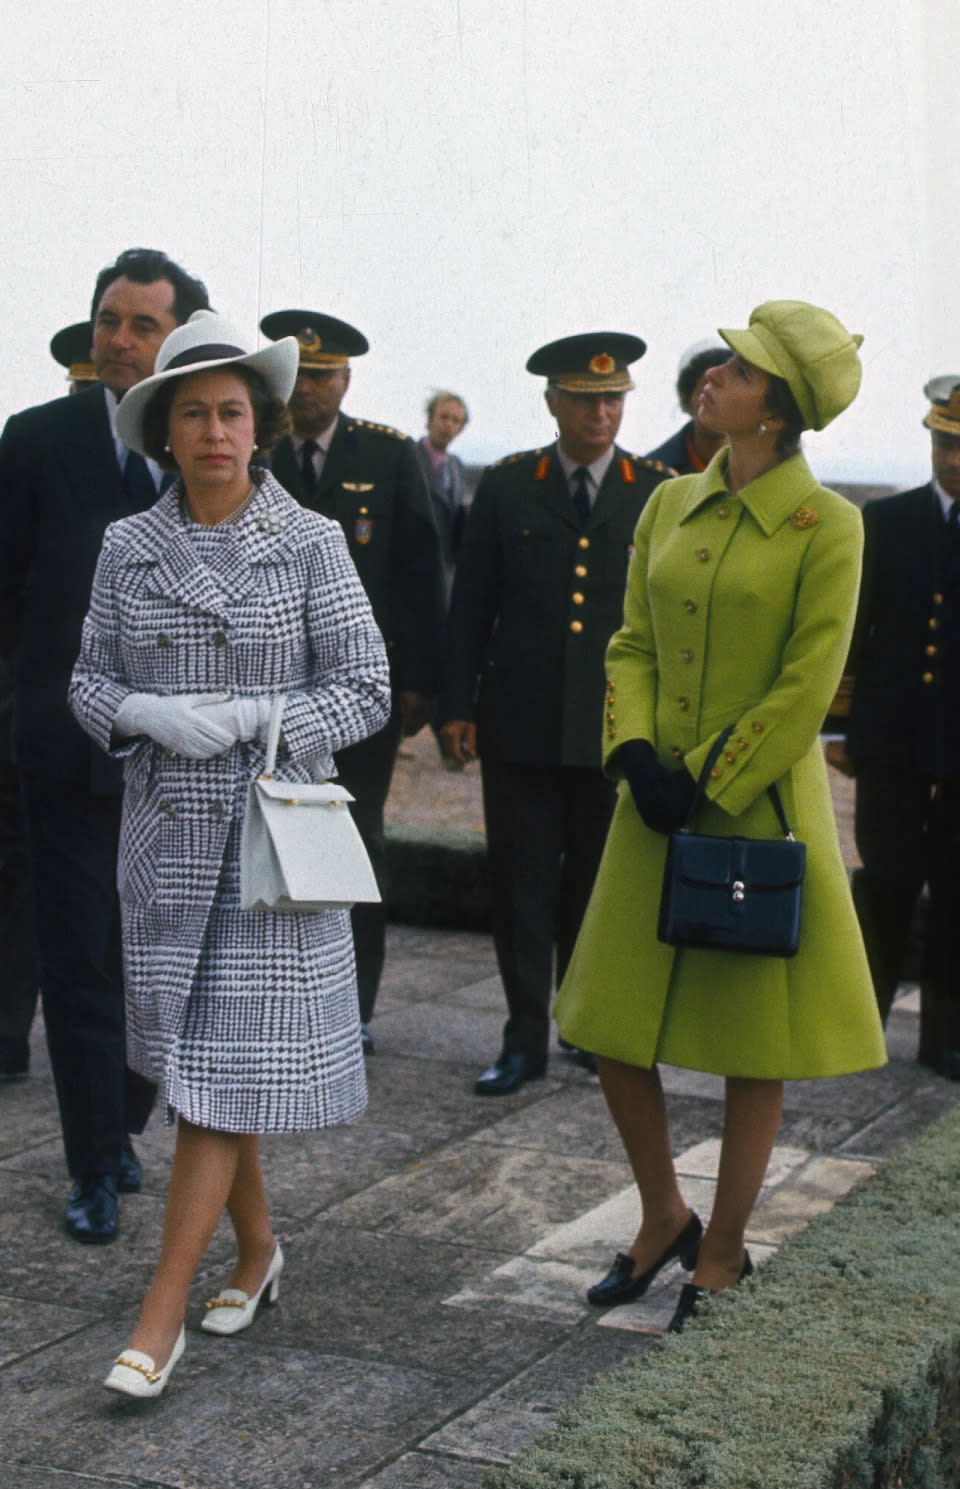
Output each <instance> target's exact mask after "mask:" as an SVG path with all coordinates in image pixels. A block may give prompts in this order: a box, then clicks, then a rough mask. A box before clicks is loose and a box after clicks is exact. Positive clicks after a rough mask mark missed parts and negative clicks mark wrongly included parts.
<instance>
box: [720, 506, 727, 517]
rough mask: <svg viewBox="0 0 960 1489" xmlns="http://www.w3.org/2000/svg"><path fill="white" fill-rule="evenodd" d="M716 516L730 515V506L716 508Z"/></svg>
mask: <svg viewBox="0 0 960 1489" xmlns="http://www.w3.org/2000/svg"><path fill="white" fill-rule="evenodd" d="M717 516H718V517H729V516H730V508H729V507H727V506H723V507H718V508H717Z"/></svg>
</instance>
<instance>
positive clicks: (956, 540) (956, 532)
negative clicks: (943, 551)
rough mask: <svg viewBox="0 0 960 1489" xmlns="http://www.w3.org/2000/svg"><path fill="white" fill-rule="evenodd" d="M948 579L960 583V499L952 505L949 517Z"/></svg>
mask: <svg viewBox="0 0 960 1489" xmlns="http://www.w3.org/2000/svg"><path fill="white" fill-rule="evenodd" d="M946 570H947V581H948V583H950V584H956V585H960V500H957V501H954V502H952V503H951V505H950V512H949V515H948V517H947V563H946Z"/></svg>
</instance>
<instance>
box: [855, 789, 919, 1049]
mask: <svg viewBox="0 0 960 1489" xmlns="http://www.w3.org/2000/svg"><path fill="white" fill-rule="evenodd" d="M929 804H930V782H929V781H925V780H923V779H922V778H919V777H917V776H911V775H906V774H904V773H903V772H902V771H897V770H892V769H890V767H889V766H886V765H878V764H875V763H872V762H870V763H865V764H862V765H860V767H859V769H858V771H857V788H856V807H855V817H854V830H855V836H856V843H857V850H858V852H859V854H860V857H861V859H862V860H863V868H862V869H857V870H856V872H855V874H854V877H853V900H854V904H855V906H856V910H857V915H858V917H859V920H860V929H861V931H862V933H863V940H864V945H865V946H866V950H867V960H868V961H869V963H870V973H871V976H872V977H873V985H874V989H875V991H876V995H877V1006H878V1008H879V1010H880V1017H881V1018H882V1019H884V1020H885V1019H886V1017H887V1014H888V1013H889V1011H890V1004H891V1002H892V1001H893V995H894V993H895V992H896V988H897V983H898V982H899V981H900V978H901V975H902V973H903V966H904V962H905V961H906V956H907V948H908V946H909V942H910V926H911V922H912V919H913V912H914V909H915V907H916V903H917V900H918V898H919V895H920V891H921V889H922V888H923V885H924V881H925V879H926V877H927V848H928V844H927V814H928V811H929ZM920 1042H921V1058H923V1057H924V1050H923V1046H924V1039H923V1027H922V1020H921V1041H920Z"/></svg>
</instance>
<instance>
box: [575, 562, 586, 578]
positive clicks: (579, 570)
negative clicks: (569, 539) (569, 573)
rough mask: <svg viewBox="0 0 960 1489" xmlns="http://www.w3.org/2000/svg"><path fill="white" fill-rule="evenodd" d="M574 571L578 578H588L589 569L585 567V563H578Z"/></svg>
mask: <svg viewBox="0 0 960 1489" xmlns="http://www.w3.org/2000/svg"><path fill="white" fill-rule="evenodd" d="M573 572H574V573H575V574H576V576H577V578H578V579H586V577H587V571H586V569H585V568H584V566H583V564H577V567H576V568H575V569H574V571H573Z"/></svg>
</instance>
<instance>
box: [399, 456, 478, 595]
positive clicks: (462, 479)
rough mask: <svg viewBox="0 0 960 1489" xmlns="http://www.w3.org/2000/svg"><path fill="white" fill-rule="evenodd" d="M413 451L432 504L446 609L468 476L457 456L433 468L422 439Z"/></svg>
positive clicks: (463, 517) (464, 515)
mask: <svg viewBox="0 0 960 1489" xmlns="http://www.w3.org/2000/svg"><path fill="white" fill-rule="evenodd" d="M413 448H414V453H415V455H416V457H417V464H418V465H419V466H420V470H421V471H422V473H423V479H424V481H425V482H426V486H427V490H428V491H429V493H430V499H431V501H432V502H433V515H434V519H435V521H436V524H437V531H438V532H439V534H440V558H441V562H442V564H443V586H444V597H445V599H446V601H447V604H448V605H449V603H450V594H451V591H452V589H453V575H454V571H455V569H456V564H457V554H458V553H459V551H460V544H461V543H462V542H463V531H464V528H465V526H466V520H467V511H468V508H469V499H470V497H469V491H468V488H467V473H466V471H465V470H464V466H463V461H462V460H458V459H457V457H456V455H448V457H447V463H446V466H441V467H437V466H435V465H434V463H433V461H432V460H431V459H430V456H429V454H428V453H427V449H426V440H425V438H424V439H419V440H417V442H416V444H415V445H414V447H413ZM447 471H449V473H450V490H449V492H448V491H447V489H446V487H445V486H444V475H445V473H446V472H447Z"/></svg>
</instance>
